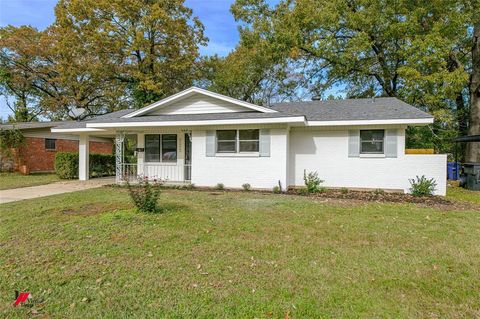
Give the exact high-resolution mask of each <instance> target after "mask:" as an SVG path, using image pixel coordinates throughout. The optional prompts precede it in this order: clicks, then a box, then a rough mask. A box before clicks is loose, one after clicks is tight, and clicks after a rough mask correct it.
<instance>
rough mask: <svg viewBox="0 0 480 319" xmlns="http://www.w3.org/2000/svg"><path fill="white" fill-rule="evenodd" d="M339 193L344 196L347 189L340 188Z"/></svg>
mask: <svg viewBox="0 0 480 319" xmlns="http://www.w3.org/2000/svg"><path fill="white" fill-rule="evenodd" d="M340 192H341V193H342V194H343V195H346V194H348V188H346V187H342V188H340Z"/></svg>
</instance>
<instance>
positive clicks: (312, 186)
mask: <svg viewBox="0 0 480 319" xmlns="http://www.w3.org/2000/svg"><path fill="white" fill-rule="evenodd" d="M303 181H304V183H305V186H306V188H307V191H308V192H309V193H318V192H320V190H321V186H320V185H321V184H322V183H323V181H322V180H321V179H320V178H319V177H318V173H317V172H309V173H308V174H307V171H306V170H304V171H303Z"/></svg>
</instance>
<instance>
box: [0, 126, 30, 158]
mask: <svg viewBox="0 0 480 319" xmlns="http://www.w3.org/2000/svg"><path fill="white" fill-rule="evenodd" d="M24 143H25V136H23V133H22V131H20V130H18V129H15V128H14V129H11V130H7V129H0V153H1V154H2V155H3V156H5V157H8V158H10V157H12V156H13V154H12V152H11V150H12V149H18V148H20V147H21V146H22V145H24Z"/></svg>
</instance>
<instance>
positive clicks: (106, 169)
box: [89, 153, 115, 177]
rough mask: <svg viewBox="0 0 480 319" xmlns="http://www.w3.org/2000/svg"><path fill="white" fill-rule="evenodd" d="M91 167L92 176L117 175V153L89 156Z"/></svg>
mask: <svg viewBox="0 0 480 319" xmlns="http://www.w3.org/2000/svg"><path fill="white" fill-rule="evenodd" d="M89 168H90V176H91V177H103V176H113V175H115V155H110V154H95V153H92V154H90V156H89Z"/></svg>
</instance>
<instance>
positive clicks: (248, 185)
mask: <svg viewBox="0 0 480 319" xmlns="http://www.w3.org/2000/svg"><path fill="white" fill-rule="evenodd" d="M242 188H243V190H244V191H246V192H248V191H250V190H251V189H252V187H251V186H250V184H249V183H245V184H243V185H242Z"/></svg>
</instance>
